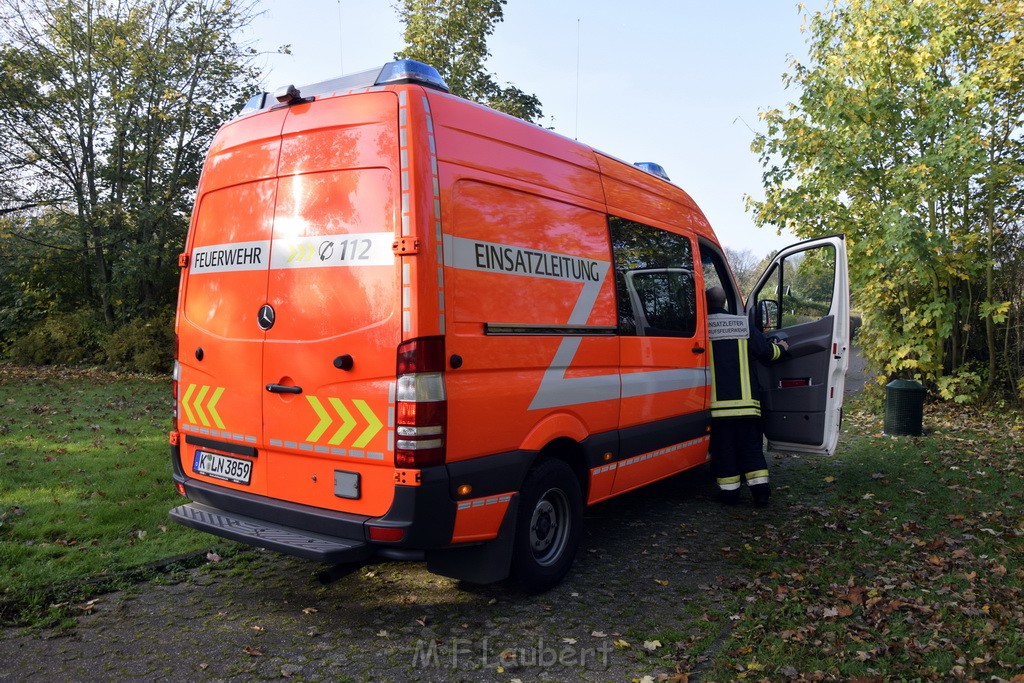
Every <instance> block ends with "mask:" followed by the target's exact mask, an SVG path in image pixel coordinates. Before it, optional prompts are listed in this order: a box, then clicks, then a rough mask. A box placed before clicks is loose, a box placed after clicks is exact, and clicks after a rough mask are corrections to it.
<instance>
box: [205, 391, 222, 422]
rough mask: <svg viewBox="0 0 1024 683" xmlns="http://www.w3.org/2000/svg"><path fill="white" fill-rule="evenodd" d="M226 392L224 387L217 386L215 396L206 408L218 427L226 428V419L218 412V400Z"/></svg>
mask: <svg viewBox="0 0 1024 683" xmlns="http://www.w3.org/2000/svg"><path fill="white" fill-rule="evenodd" d="M223 393H224V387H217V388H216V389H215V390H214V392H213V398H211V399H210V402H209V403H207V404H206V409H207V410H209V411H210V417H212V418H213V422H214V424H216V425H217V429H224V420H222V419H220V413H218V412H217V401H219V400H220V397H221V394H223Z"/></svg>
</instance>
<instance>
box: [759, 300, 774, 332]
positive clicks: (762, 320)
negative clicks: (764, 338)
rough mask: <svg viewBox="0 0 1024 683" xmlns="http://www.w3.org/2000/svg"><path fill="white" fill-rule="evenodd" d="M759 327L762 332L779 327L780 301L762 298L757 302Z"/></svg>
mask: <svg viewBox="0 0 1024 683" xmlns="http://www.w3.org/2000/svg"><path fill="white" fill-rule="evenodd" d="M756 323H757V329H759V330H761V331H762V332H768V331H769V330H777V329H778V328H779V302H777V301H772V300H771V299H762V300H761V301H758V302H757V320H756Z"/></svg>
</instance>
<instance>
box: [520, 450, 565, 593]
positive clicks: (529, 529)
mask: <svg viewBox="0 0 1024 683" xmlns="http://www.w3.org/2000/svg"><path fill="white" fill-rule="evenodd" d="M518 516H519V518H518V520H517V523H516V540H515V552H514V554H513V556H512V574H513V576H514V577H515V579H516V580H517V581H518V582H519V584H520V585H521V586H522V588H523V590H525V591H527V592H529V593H543V592H544V591H546V590H548V589H550V588H553V587H554V586H556V585H557V584H558V583H559V582H560V581H561V580H562V579H563V578H565V575H566V574H567V573H568V571H569V567H571V566H572V561H573V558H574V557H575V556H576V548H577V547H578V546H579V543H580V537H581V535H582V532H583V495H582V493H581V492H580V483H579V480H577V479H576V475H575V474H574V473H573V471H572V468H570V467H569V465H567V464H566V463H564V462H563V461H561V460H545V461H544V462H541V463H540V464H539V465H537V466H536V467H534V468H533V469H532V470H530V473H529V474H528V475H526V481H525V482H523V488H522V492H521V494H520V500H519V510H518Z"/></svg>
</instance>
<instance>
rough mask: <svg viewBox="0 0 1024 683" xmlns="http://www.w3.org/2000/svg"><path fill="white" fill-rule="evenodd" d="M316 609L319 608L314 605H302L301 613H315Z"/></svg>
mask: <svg viewBox="0 0 1024 683" xmlns="http://www.w3.org/2000/svg"><path fill="white" fill-rule="evenodd" d="M318 611H319V610H317V608H316V607H303V608H302V613H303V614H316V613H317V612H318Z"/></svg>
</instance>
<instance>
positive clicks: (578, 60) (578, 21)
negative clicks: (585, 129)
mask: <svg viewBox="0 0 1024 683" xmlns="http://www.w3.org/2000/svg"><path fill="white" fill-rule="evenodd" d="M575 125H576V130H575V132H574V133H573V139H574V140H579V139H580V18H579V17H576V124H575Z"/></svg>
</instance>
